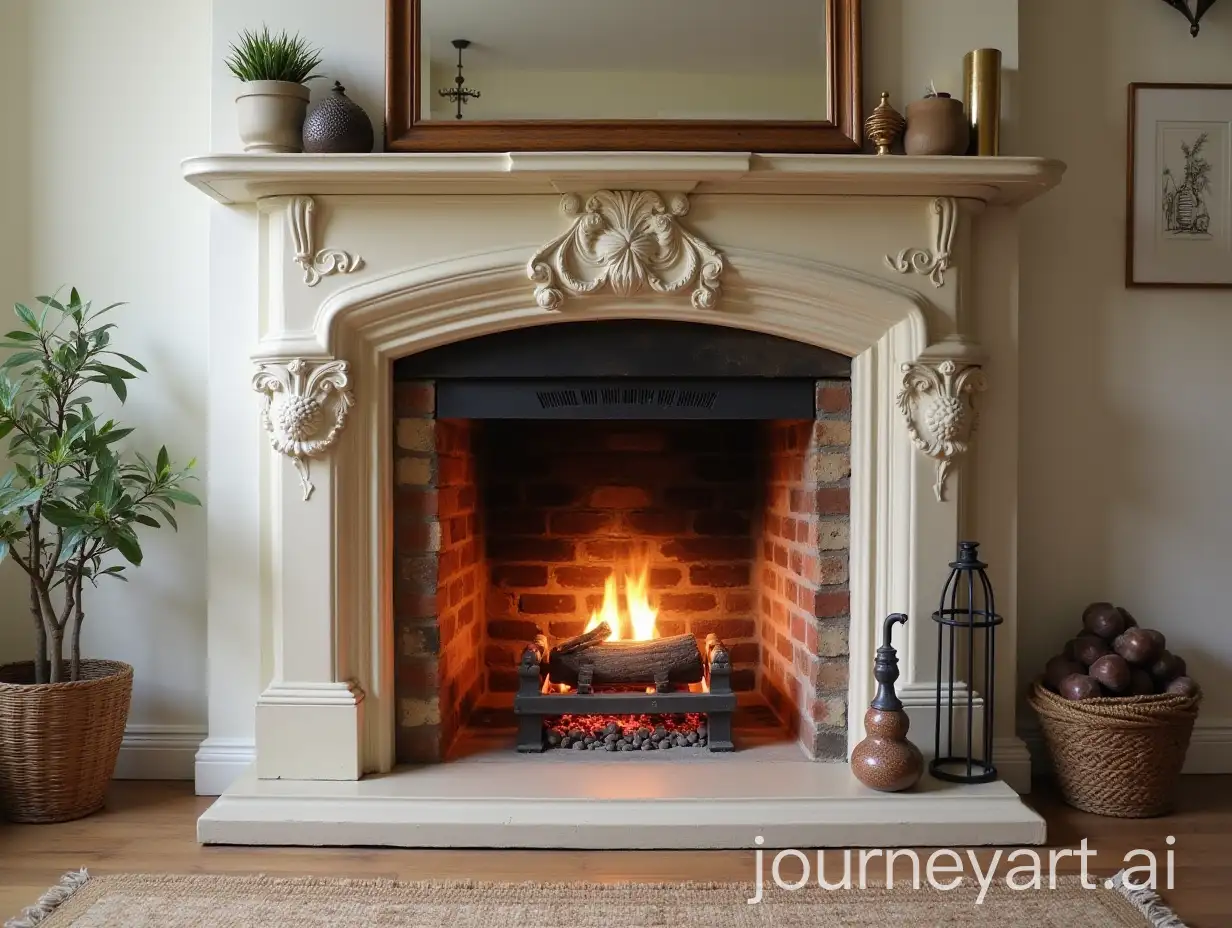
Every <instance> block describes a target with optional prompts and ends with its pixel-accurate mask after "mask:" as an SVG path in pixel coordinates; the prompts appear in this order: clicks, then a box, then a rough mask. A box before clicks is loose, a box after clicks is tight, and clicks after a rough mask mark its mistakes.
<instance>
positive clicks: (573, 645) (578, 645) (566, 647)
mask: <svg viewBox="0 0 1232 928" xmlns="http://www.w3.org/2000/svg"><path fill="white" fill-rule="evenodd" d="M611 634H612V627H611V626H610V625H608V624H607V623H606V622H600V623H599V624H598V625H596V626H595V627H594V628H592V629H591V630H590V631H588V632H583V633H582V634H580V635H577V636H576V637H573V638H566V639H565V640H564V641H562V642H561V643H560V644H558V645H557V646H556V650H557V651H558V652H560V653H561V654H572V653H573V652H574V651H581V650H584V649H585V648H589V647H591V646H592V645H596V644H599V643H600V642H602V641H605V640H606V639H607V638H609V637H611Z"/></svg>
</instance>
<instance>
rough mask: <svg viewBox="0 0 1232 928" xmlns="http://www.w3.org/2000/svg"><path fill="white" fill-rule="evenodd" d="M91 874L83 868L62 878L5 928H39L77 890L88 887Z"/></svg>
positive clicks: (6, 923) (12, 919) (5, 924)
mask: <svg viewBox="0 0 1232 928" xmlns="http://www.w3.org/2000/svg"><path fill="white" fill-rule="evenodd" d="M89 879H90V874H89V873H88V872H87V871H86V869H85V868H84V867H83V868H82V869H80V870H70V871H69V872H68V873H66V874H64V876H62V877H60V882H59V883H57V884H56V885H55V886H53V887H51V889H49V890H47V892H45V893H43V895H42V896H41V897H40V898H39V901H38V902H37V903H36V904H34V905H31V906H27V907H26V908H24V909H22V910H21V914H20V915H19V916H17V917H16V918H10V919H9V920H8V921H7V922H5V923H4V928H37V926H38V925H41V924H42V923H43V922H44V921H45V920H46V919H47V918H50V917H51V913H52V912H54V911H55V910H56V909H58V908H59V907H60V906H61V905H63V904H64V903H65V902H67V901H68V900H69V899H70V898H71V897H72V895H73V893H75V892H77V890H79V889H81V887H83V886H85V885H86V882H87V881H88V880H89Z"/></svg>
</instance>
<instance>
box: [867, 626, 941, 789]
mask: <svg viewBox="0 0 1232 928" xmlns="http://www.w3.org/2000/svg"><path fill="white" fill-rule="evenodd" d="M906 621H907V617H906V616H905V615H903V614H902V613H895V614H894V615H892V616H889V617H888V618H887V619H886V620H885V631H884V639H883V644H882V645H881V647H879V648H878V649H877V660H876V661H875V662H874V664H873V677H874V679H876V681H877V683H878V687H877V695H876V696H875V697H873V701H872V703H870V704H869V707H868V711H867V712H866V713H864V727H865V729H867V731H868V736H867V737H866V738H865V739H864V740H863V741H861V742H860V743H859V744H857V745H856V749H855V750H854V751H853V752H852V753H851V772H852V773H853V774H855V778H856V779H857V780H859V781H860V782H861V783H863V784H864V785H865V786H867V787H869V788H870V789H876V790H881V791H882V792H884V793H897V792H900V791H902V790H905V789H911V787H913V786H915V785H916V783H918V782H919V780H920V776H921V775H922V774H923V772H924V757H923V755H922V754H920V749H919V748H917V747H916V746H915V745H914V744H912V743H911V742H910V741H908V740H907V729H908V728H909V727H910V726H911V721H910V719H908V718H907V713H906V712H904V711H903V703H902V700H900V699H899V698H898V696H897V694H895V692H894V681H895V680H897V679H898V652H897V651H895V650H894V647H893V645H891V644H890V636H891V634H892V633H893V631H894V625H895V624H896V623H899V622H904V623H905V622H906Z"/></svg>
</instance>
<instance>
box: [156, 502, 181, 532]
mask: <svg viewBox="0 0 1232 928" xmlns="http://www.w3.org/2000/svg"><path fill="white" fill-rule="evenodd" d="M150 508H152V509H156V510H158V512H159V513H161V514H162V517H163V518H164V519H166V520H167V524H168V525H170V526H171V527H172V528H173V529H175V531H177V532H178V531H179V530H180V525H179V523H178V522H176V521H175V516H173V515H172V514H171V510H170V509H168V508H167V507H166V506H160V505H159V504H158V503H154V502H152V503H150Z"/></svg>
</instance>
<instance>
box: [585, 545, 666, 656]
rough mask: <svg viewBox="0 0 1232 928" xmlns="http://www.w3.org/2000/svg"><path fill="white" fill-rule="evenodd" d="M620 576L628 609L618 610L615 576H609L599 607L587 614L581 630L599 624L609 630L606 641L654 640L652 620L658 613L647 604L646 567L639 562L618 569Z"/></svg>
mask: <svg viewBox="0 0 1232 928" xmlns="http://www.w3.org/2000/svg"><path fill="white" fill-rule="evenodd" d="M621 575H622V579H623V580H624V588H625V602H626V604H627V605H628V610H627V611H622V610H621V609H620V596H619V590H618V588H617V585H616V574H615V573H613V574H612V575H611V576H610V577H608V578H607V583H606V584H604V587H603V604H602V605H601V606H600V607H599V609H598V611H597V612H593V613H591V616H590V622H589V623H587V625H586V628H585V631H590V630H591V629H593V628H595V627H596V626H597V625H598V624H599V623H600V622H606V623H607V624H608V627H609V628H611V630H612V634H611V635H610V636H609V637H608V639H607V640H608V641H621V640H631V641H650V640H651V639H653V638H658V637H659V630H658V628H656V627H655V619H656V618H658V615H659V611H658V610H657V609H655V608H654V607H653V606H651V605H650V565H649V564H648V563H647V562H646V561H645V560H643V561H641V562H640V563H638V564H635V565H633V566H631V567H630V568H628V569H625V570H622V571H621Z"/></svg>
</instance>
